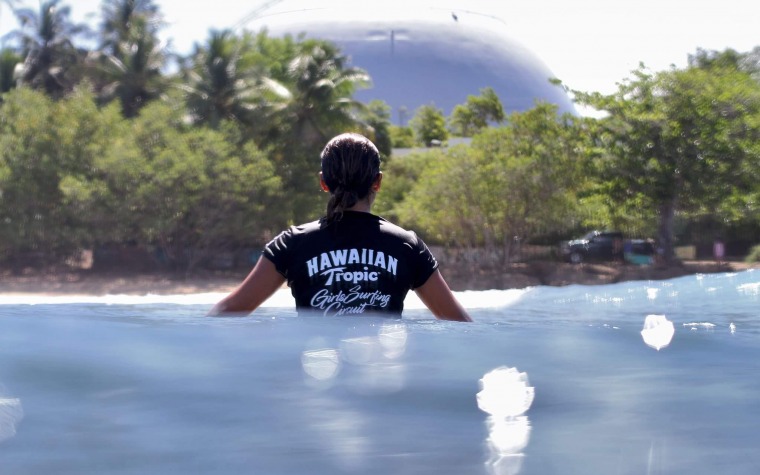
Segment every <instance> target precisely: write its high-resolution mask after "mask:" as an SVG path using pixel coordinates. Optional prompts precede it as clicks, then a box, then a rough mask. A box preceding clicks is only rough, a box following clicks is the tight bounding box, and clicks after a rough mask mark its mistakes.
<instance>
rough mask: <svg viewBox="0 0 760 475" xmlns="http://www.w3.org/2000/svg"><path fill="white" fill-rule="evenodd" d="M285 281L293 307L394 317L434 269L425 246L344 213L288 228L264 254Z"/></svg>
mask: <svg viewBox="0 0 760 475" xmlns="http://www.w3.org/2000/svg"><path fill="white" fill-rule="evenodd" d="M264 256H265V257H266V258H268V259H269V260H270V261H272V263H274V265H275V267H276V268H277V271H278V272H279V273H280V274H282V275H283V276H284V277H285V278H286V279H287V281H288V285H289V286H290V288H291V292H292V293H293V297H295V299H296V307H297V308H298V309H299V311H300V310H315V311H317V312H319V313H323V314H324V315H356V314H363V313H372V312H390V313H396V314H400V313H401V311H402V310H403V309H404V298H405V297H406V294H407V292H408V291H409V289H415V288H417V287H419V286H421V285H422V284H424V283H425V282H426V281H427V280H428V278H429V277H430V276H431V275H432V274H433V272H434V271H435V270H436V269H437V268H438V262H437V261H436V259H435V257H433V254H432V253H431V252H430V250H429V249H428V247H427V246H426V245H425V243H424V242H423V241H422V239H420V238H419V237H417V235H416V234H415V233H414V232H412V231H407V230H405V229H403V228H400V227H399V226H396V225H395V224H393V223H390V222H388V221H386V220H385V219H383V218H381V217H379V216H375V215H373V214H370V213H363V212H353V211H346V212H344V213H343V217H342V218H341V219H340V220H338V221H334V222H332V223H330V224H327V223H326V222H325V221H324V220H320V221H314V222H311V223H307V224H303V225H300V226H292V227H290V228H289V229H288V230H286V231H283V232H282V233H280V234H279V235H278V236H277V237H275V238H274V239H273V240H272V241H270V242H269V244H267V245H266V247H265V249H264Z"/></svg>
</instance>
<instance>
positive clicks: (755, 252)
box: [744, 244, 760, 262]
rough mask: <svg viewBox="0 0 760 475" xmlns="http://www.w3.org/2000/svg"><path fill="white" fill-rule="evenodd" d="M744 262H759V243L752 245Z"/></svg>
mask: <svg viewBox="0 0 760 475" xmlns="http://www.w3.org/2000/svg"><path fill="white" fill-rule="evenodd" d="M744 261H745V262H760V244H758V245H756V246H753V247H752V249H750V250H749V254H747V257H746V258H745V259H744Z"/></svg>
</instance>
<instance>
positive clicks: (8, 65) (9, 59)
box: [0, 48, 24, 93]
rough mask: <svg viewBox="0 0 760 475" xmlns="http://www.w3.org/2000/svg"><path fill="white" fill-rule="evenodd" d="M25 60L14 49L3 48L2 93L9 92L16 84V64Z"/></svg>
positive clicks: (0, 54) (0, 57)
mask: <svg viewBox="0 0 760 475" xmlns="http://www.w3.org/2000/svg"><path fill="white" fill-rule="evenodd" d="M23 60H24V58H22V57H21V56H19V55H18V54H17V53H16V52H15V51H13V50H12V49H8V48H3V49H2V50H0V93H3V92H8V91H10V90H11V89H13V88H14V87H15V86H16V80H15V79H14V71H15V70H16V65H18V64H20V63H21V62H22V61H23Z"/></svg>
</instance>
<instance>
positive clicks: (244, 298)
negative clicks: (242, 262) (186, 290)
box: [208, 256, 285, 316]
mask: <svg viewBox="0 0 760 475" xmlns="http://www.w3.org/2000/svg"><path fill="white" fill-rule="evenodd" d="M284 282H285V278H284V277H283V276H282V275H281V274H280V273H279V272H277V269H276V268H275V267H274V264H273V263H272V261H270V260H269V259H267V258H266V257H264V256H262V257H261V258H260V259H259V261H258V262H257V263H256V265H255V266H254V267H253V270H252V271H251V273H250V274H248V277H246V278H245V280H244V281H243V283H242V284H240V285H239V286H238V288H236V289H235V290H233V291H232V293H230V294H229V295H228V296H227V297H225V298H223V299H222V300H221V301H220V302H219V303H217V304H216V305H214V307H213V308H212V309H211V310H210V311H209V313H208V314H209V315H210V316H215V315H221V314H224V313H241V312H245V313H250V312H253V311H254V310H256V308H258V306H259V305H261V304H262V303H264V301H265V300H266V299H268V298H269V297H271V296H272V294H273V293H275V291H277V289H279V288H280V287H281V286H282V284H283V283H284Z"/></svg>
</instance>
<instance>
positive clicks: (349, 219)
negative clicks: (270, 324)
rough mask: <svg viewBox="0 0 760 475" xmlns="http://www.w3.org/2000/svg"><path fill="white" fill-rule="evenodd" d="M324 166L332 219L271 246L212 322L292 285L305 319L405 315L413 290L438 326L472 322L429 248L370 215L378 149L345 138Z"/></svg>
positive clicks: (326, 153)
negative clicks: (440, 321) (312, 314)
mask: <svg viewBox="0 0 760 475" xmlns="http://www.w3.org/2000/svg"><path fill="white" fill-rule="evenodd" d="M321 158H322V171H321V172H320V185H321V187H322V190H324V191H326V192H328V193H330V200H329V202H328V203H327V214H326V216H325V217H323V218H322V219H320V220H319V221H314V222H311V223H307V224H302V225H300V226H292V227H290V228H289V229H287V230H286V231H283V232H282V233H280V234H279V235H278V236H277V237H275V238H274V239H273V240H272V241H271V242H269V243H268V244H267V245H266V247H265V248H264V256H263V258H261V259H259V261H258V262H257V263H256V266H255V267H254V268H253V270H252V271H251V273H250V274H249V275H248V277H246V279H245V280H244V281H243V283H242V284H240V286H239V287H238V288H237V289H235V290H234V291H232V293H230V294H229V295H228V296H227V297H225V298H224V299H223V300H222V301H220V302H219V303H218V304H216V306H214V308H213V309H211V312H210V314H211V315H218V314H222V313H232V312H246V313H247V312H252V311H253V310H255V309H256V308H258V306H259V305H261V304H262V303H263V302H264V301H265V300H266V299H267V298H269V297H270V296H271V295H272V294H273V293H274V292H275V291H276V290H277V289H279V288H280V287H281V286H282V284H283V283H284V282H285V281H286V280H287V282H288V285H289V286H290V288H291V291H292V293H293V297H295V300H296V307H297V309H298V311H299V312H303V311H312V312H316V313H319V314H323V315H359V314H377V313H391V314H397V315H400V314H401V312H402V311H403V309H404V298H405V297H406V294H407V292H408V291H409V290H410V289H412V290H414V291H415V292H416V293H417V295H418V296H419V298H420V300H422V302H423V303H424V304H425V305H427V307H428V308H429V309H430V311H432V312H433V314H434V315H435V316H436V317H437V318H440V319H444V320H458V321H471V319H470V317H469V316H468V315H467V312H466V311H465V309H464V308H463V307H462V305H461V304H460V303H459V302H458V301H457V300H456V298H455V297H454V295H453V294H452V292H451V290H450V289H449V286H448V285H447V284H446V281H445V280H444V279H443V277H442V276H441V273H440V272H439V271H438V262H437V261H436V259H435V257H433V255H432V254H431V252H430V250H429V249H428V247H427V246H426V245H425V243H424V242H423V241H422V240H421V239H420V238H419V237H417V235H416V234H415V233H414V232H412V231H407V230H405V229H402V228H400V227H398V226H396V225H394V224H392V223H390V222H388V221H386V220H385V219H383V218H381V217H379V216H375V215H373V214H371V213H370V210H371V208H372V204H373V202H374V201H375V196H376V195H377V192H378V191H379V190H380V185H381V183H382V179H383V174H382V172H381V171H380V153H379V152H378V151H377V148H376V147H375V145H374V144H373V143H372V142H371V141H370V140H368V139H367V138H365V137H363V136H361V135H359V134H342V135H339V136H337V137H335V138H333V139H332V140H330V141H329V142H328V143H327V145H326V146H325V148H324V150H323V151H322V155H321Z"/></svg>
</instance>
